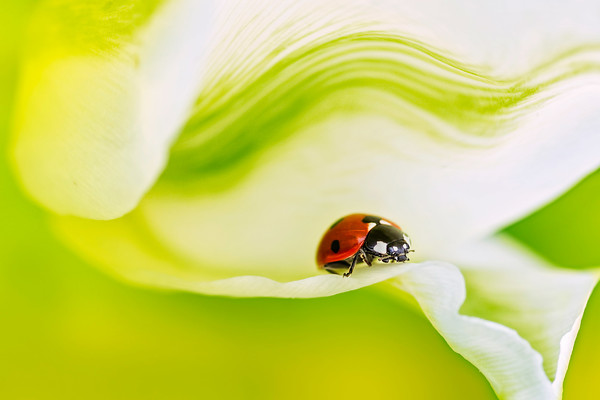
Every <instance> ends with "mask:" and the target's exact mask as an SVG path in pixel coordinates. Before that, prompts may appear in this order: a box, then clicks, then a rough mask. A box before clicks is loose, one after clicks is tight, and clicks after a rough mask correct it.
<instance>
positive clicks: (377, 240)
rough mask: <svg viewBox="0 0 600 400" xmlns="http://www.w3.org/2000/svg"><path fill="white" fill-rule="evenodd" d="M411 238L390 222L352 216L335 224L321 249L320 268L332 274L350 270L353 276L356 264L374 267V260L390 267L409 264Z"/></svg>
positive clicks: (322, 242) (326, 235)
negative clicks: (404, 263)
mask: <svg viewBox="0 0 600 400" xmlns="http://www.w3.org/2000/svg"><path fill="white" fill-rule="evenodd" d="M411 251H414V250H411V249H410V238H409V237H408V235H407V234H406V233H404V232H403V231H402V229H401V228H400V227H399V226H398V225H396V224H395V223H393V222H392V221H390V220H387V219H385V218H381V217H376V216H374V215H368V214H351V215H347V216H345V217H342V218H340V219H339V220H337V221H336V222H334V223H333V225H331V226H330V227H329V229H328V230H327V232H325V234H324V235H323V238H322V239H321V242H320V243H319V247H318V249H317V265H318V267H319V268H320V269H324V270H326V271H327V272H330V273H332V274H337V273H339V272H341V271H340V270H347V271H346V272H345V273H344V276H345V277H347V276H350V275H351V274H352V271H354V267H355V266H356V264H358V263H361V262H364V263H365V264H367V265H368V266H371V264H372V262H373V259H375V258H377V259H378V260H379V261H383V262H384V263H388V262H390V261H397V262H405V261H409V260H408V253H409V252H411Z"/></svg>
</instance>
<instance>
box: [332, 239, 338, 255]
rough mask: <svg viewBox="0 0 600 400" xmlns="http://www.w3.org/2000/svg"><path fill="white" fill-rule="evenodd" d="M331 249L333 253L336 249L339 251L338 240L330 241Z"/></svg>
mask: <svg viewBox="0 0 600 400" xmlns="http://www.w3.org/2000/svg"><path fill="white" fill-rule="evenodd" d="M331 251H333V252H334V253H337V252H338V251H340V241H339V240H337V239H336V240H334V241H333V242H331Z"/></svg>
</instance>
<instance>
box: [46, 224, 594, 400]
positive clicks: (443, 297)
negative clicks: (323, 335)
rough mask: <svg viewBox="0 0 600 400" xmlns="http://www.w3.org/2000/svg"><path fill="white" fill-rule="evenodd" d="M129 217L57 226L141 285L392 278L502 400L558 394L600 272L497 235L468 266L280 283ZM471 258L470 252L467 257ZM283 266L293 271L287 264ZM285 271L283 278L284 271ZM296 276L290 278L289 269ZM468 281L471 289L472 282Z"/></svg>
mask: <svg viewBox="0 0 600 400" xmlns="http://www.w3.org/2000/svg"><path fill="white" fill-rule="evenodd" d="M119 222H122V221H119V220H117V221H107V222H96V223H95V224H96V228H97V226H98V224H105V226H106V228H107V229H106V230H105V231H104V232H102V230H99V229H95V230H93V231H90V230H87V228H88V226H87V224H89V223H91V222H90V221H85V220H75V219H73V220H72V221H71V222H70V224H68V225H66V224H65V220H64V219H63V220H60V224H59V225H57V227H58V229H59V230H61V231H62V230H64V231H63V232H62V234H66V235H72V236H71V237H70V238H69V239H70V242H71V244H72V245H73V244H74V245H75V246H76V247H75V249H76V250H77V251H78V252H80V253H81V254H83V255H84V256H85V257H86V258H88V259H90V260H92V261H94V262H95V263H96V264H97V265H100V266H102V267H103V268H104V269H105V270H106V271H108V272H109V273H111V274H113V275H116V276H118V277H119V278H121V279H123V278H124V279H127V280H129V281H133V282H135V283H138V284H142V285H149V286H152V287H157V288H164V289H174V290H186V291H191V292H196V293H202V294H212V295H224V296H235V297H286V298H288V297H290V298H310V297H321V296H330V295H334V294H337V293H342V292H345V291H349V290H355V289H358V288H361V287H364V286H368V285H372V284H375V283H378V282H383V281H387V282H388V283H391V284H392V286H393V289H392V290H393V293H395V294H396V295H398V296H399V297H400V298H403V299H404V295H405V293H408V294H410V295H411V296H413V297H414V299H415V300H416V302H417V303H418V305H419V306H420V308H421V309H422V310H423V312H424V314H425V316H426V317H427V318H428V319H429V320H430V321H431V323H432V324H433V326H434V327H435V328H436V329H437V330H438V331H439V333H440V334H441V335H442V336H443V337H444V338H445V340H446V341H447V342H448V344H449V345H450V347H451V348H452V349H453V350H454V351H456V352H458V353H460V354H461V355H462V356H463V357H465V358H466V359H467V360H468V361H470V362H471V363H473V364H474V365H475V366H476V367H477V368H479V369H480V370H481V372H482V373H483V374H484V375H485V376H486V378H487V379H488V380H489V381H490V383H491V385H492V387H493V388H494V390H495V391H496V393H497V394H498V395H499V397H500V398H501V399H510V400H512V399H540V400H547V399H558V398H560V395H561V392H562V382H563V380H564V376H565V373H566V370H567V366H568V362H569V358H570V355H571V351H572V348H573V343H574V341H575V337H576V335H577V332H578V330H579V323H580V320H581V316H582V314H583V311H584V309H585V305H586V302H587V299H588V297H589V294H590V293H591V291H592V289H593V288H594V286H595V284H596V282H597V279H598V275H597V274H596V273H592V272H573V271H564V270H560V269H556V268H552V267H549V266H548V265H547V264H545V263H544V262H541V261H540V260H539V259H537V258H536V257H533V256H531V255H530V254H528V253H526V252H523V251H522V250H520V249H519V248H515V247H514V246H513V244H508V243H505V242H502V241H500V240H498V239H494V240H490V241H488V242H485V243H479V244H477V245H473V246H471V247H470V248H468V249H464V250H465V251H464V252H460V253H458V255H453V254H449V255H448V258H447V259H451V258H450V257H452V256H456V259H457V261H458V262H460V264H457V265H464V266H466V268H465V270H464V272H463V273H464V278H463V274H461V271H460V270H459V269H457V268H456V267H454V266H453V265H451V264H448V263H445V262H437V261H428V262H423V263H409V264H404V265H395V266H374V267H372V268H359V269H357V270H356V271H355V273H354V274H353V275H352V277H351V278H343V277H340V276H334V275H319V276H311V277H308V278H304V279H299V280H292V281H284V280H282V281H277V280H273V279H270V278H266V277H264V276H249V275H238V276H233V277H230V278H227V277H226V275H225V274H224V271H221V270H215V269H211V268H200V267H199V266H197V265H193V264H192V263H190V260H189V259H188V260H186V259H178V260H177V261H174V259H173V255H172V254H170V252H169V250H168V249H167V248H165V247H163V246H161V243H160V241H155V240H152V238H151V237H143V238H139V239H137V240H132V237H133V236H132V235H131V231H129V229H130V228H129V227H127V226H126V225H124V224H122V225H121V226H120V227H119V229H116V227H115V224H116V223H119ZM464 254H466V255H467V256H465V255H464ZM281 269H285V268H284V267H282V268H281ZM285 275H286V274H279V275H278V276H280V277H281V276H285ZM288 276H291V275H288ZM465 280H466V286H465Z"/></svg>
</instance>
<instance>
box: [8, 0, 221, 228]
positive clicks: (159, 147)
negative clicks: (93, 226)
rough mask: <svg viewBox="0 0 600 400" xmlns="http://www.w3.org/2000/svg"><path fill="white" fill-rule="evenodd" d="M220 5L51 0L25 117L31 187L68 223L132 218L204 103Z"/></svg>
mask: <svg viewBox="0 0 600 400" xmlns="http://www.w3.org/2000/svg"><path fill="white" fill-rule="evenodd" d="M212 8H213V6H212V2H210V1H194V0H172V1H163V2H161V1H149V2H141V1H133V0H131V1H117V2H108V1H101V2H95V3H93V4H87V5H81V3H80V2H77V1H54V0H51V1H46V2H44V3H42V5H41V6H40V7H39V10H38V13H37V15H36V17H35V18H34V19H33V21H32V23H31V25H32V29H31V32H30V36H31V39H30V41H29V42H30V44H29V47H28V49H27V51H26V52H25V53H26V57H25V59H24V62H23V66H22V74H21V84H20V92H19V102H18V107H17V114H16V117H15V137H14V146H15V148H14V158H15V165H16V169H17V171H18V173H19V175H20V178H21V181H22V183H23V185H24V186H25V188H26V189H27V190H28V191H29V192H30V193H31V194H32V195H33V197H35V198H36V200H38V201H39V202H40V203H42V204H43V205H45V206H46V207H48V208H50V209H51V210H53V211H55V212H57V213H60V214H71V215H78V216H82V217H88V218H96V219H110V218H116V217H119V216H121V215H123V214H124V213H126V212H128V211H130V210H131V209H132V208H134V207H135V206H136V204H137V203H138V201H139V199H140V198H141V197H142V196H143V195H144V193H145V192H146V191H147V190H148V189H149V188H150V187H151V186H152V185H153V183H154V181H155V179H156V178H157V176H158V174H159V173H160V172H161V171H162V168H163V167H164V164H165V162H166V158H167V152H168V148H169V145H170V143H171V141H172V138H173V136H174V135H175V134H176V133H177V132H178V131H179V129H180V128H181V126H182V124H183V123H184V122H185V120H186V118H187V115H188V112H189V109H190V108H191V106H192V104H193V102H194V100H195V98H196V96H197V88H198V85H199V81H200V78H201V76H202V73H201V71H202V68H203V65H204V62H203V61H202V60H203V57H204V55H205V52H206V48H207V41H208V37H209V35H208V34H207V31H208V30H209V29H210V25H211V23H212V20H213V10H212Z"/></svg>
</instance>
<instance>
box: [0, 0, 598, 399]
mask: <svg viewBox="0 0 600 400" xmlns="http://www.w3.org/2000/svg"><path fill="white" fill-rule="evenodd" d="M15 3H16V2H15ZM32 4H33V2H32V1H20V2H18V4H8V5H7V4H5V5H3V6H2V7H4V8H5V10H4V11H2V12H1V13H0V37H1V38H2V42H1V45H0V88H1V89H2V90H1V92H0V140H1V141H0V148H1V149H2V152H3V155H5V156H8V148H7V142H8V139H9V130H10V115H11V107H12V103H13V101H14V91H15V86H16V79H17V74H18V70H17V67H18V66H17V60H18V56H19V49H20V48H21V45H22V34H23V30H24V24H25V20H26V18H27V16H28V14H29V13H30V12H31V7H32ZM1 160H2V163H1V164H0V221H2V223H1V224H0V318H1V323H0V398H2V399H54V398H56V399H96V398H97V399H107V398H110V399H196V398H250V399H253V398H256V399H282V398H286V399H295V398H298V399H300V398H308V397H310V398H319V399H320V398H323V399H325V398H328V399H330V398H375V399H377V398H402V399H494V398H495V395H494V394H493V392H492V390H491V388H490V386H489V384H488V383H487V382H486V380H485V379H484V378H483V376H482V375H481V374H480V373H479V372H478V371H477V369H476V368H474V367H473V366H472V365H471V364H469V363H468V362H466V361H464V360H463V359H462V357H461V356H459V355H457V354H455V353H453V352H452V350H450V348H449V347H448V346H447V345H446V344H445V342H444V341H443V339H442V338H441V337H440V336H439V335H438V334H437V332H436V331H435V330H434V329H433V328H432V327H431V326H430V324H429V323H428V321H427V320H426V319H425V318H424V317H423V316H422V315H420V314H418V313H416V312H415V311H413V310H412V309H411V308H410V307H408V306H405V305H404V304H403V303H401V302H399V301H398V300H397V299H395V298H393V297H390V296H388V295H386V294H385V292H382V291H378V290H377V289H376V288H368V289H364V290H360V291H356V292H351V293H346V294H342V295H338V296H334V297H331V298H324V299H312V300H281V299H228V298H217V297H206V296H200V295H193V294H186V293H171V292H161V291H155V290H150V289H145V288H138V287H134V286H130V285H127V284H124V283H121V282H118V281H115V280H113V279H111V278H109V277H107V276H105V275H103V274H102V273H101V272H99V271H98V270H96V269H95V268H94V267H93V266H91V265H89V264H87V263H86V262H84V261H83V260H81V259H79V258H78V257H76V256H75V255H73V254H72V253H70V252H69V251H68V250H67V249H66V248H64V247H63V246H62V244H61V243H60V242H58V241H57V240H56V239H55V237H54V236H53V234H52V232H51V231H50V229H49V225H48V224H47V219H46V217H47V216H46V214H45V212H44V211H43V210H41V209H40V208H38V207H37V206H36V205H34V204H33V203H31V202H30V201H29V200H28V199H27V198H26V197H25V196H24V195H23V194H22V193H21V191H20V189H19V188H18V184H17V182H15V180H14V177H13V175H12V173H11V171H10V169H9V165H8V162H7V157H2V158H1ZM599 197H600V173H596V174H594V175H592V176H591V177H589V178H588V179H586V180H585V181H584V182H582V183H581V184H580V185H578V186H577V187H576V188H575V189H574V190H572V191H571V192H570V193H568V194H567V195H565V196H564V197H563V198H561V199H559V200H558V201H556V202H554V203H553V204H551V205H550V206H548V207H546V208H545V209H543V210H541V211H540V212H538V213H536V214H534V215H532V216H530V217H528V218H527V219H525V220H524V221H521V222H520V223H518V224H516V225H515V226H512V227H510V228H508V232H509V233H511V234H513V235H514V236H516V237H517V238H519V239H520V240H522V241H523V242H525V243H526V244H527V245H529V246H530V247H532V248H533V249H535V250H537V251H539V252H540V253H541V254H543V255H544V256H546V257H548V258H549V259H550V260H552V261H554V262H556V263H559V264H561V265H564V266H568V267H571V268H578V267H585V266H591V265H600V246H599V243H600V207H598V199H599ZM599 332H600V296H599V295H598V294H594V295H593V296H592V299H591V301H590V305H589V307H588V309H587V311H586V315H585V317H584V320H583V323H582V328H581V333H580V335H579V338H578V341H577V343H576V345H575V350H574V354H573V358H572V363H571V366H570V369H569V372H568V374H567V378H566V383H565V396H564V398H565V399H567V400H568V399H578V400H584V399H597V398H600V384H598V383H597V382H598V380H597V375H598V374H599V373H600V363H599V362H598V360H599V359H600V345H599V343H598V340H597V338H598V333H599Z"/></svg>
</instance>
